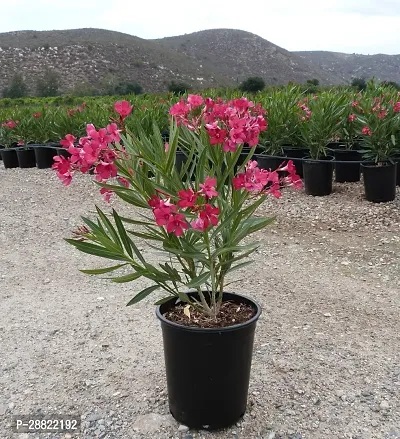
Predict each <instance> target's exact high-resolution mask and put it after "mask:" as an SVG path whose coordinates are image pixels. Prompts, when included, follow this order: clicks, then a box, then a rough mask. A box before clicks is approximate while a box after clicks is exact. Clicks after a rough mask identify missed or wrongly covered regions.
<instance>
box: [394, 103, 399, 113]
mask: <svg viewBox="0 0 400 439" xmlns="http://www.w3.org/2000/svg"><path fill="white" fill-rule="evenodd" d="M393 111H394V112H395V113H400V102H396V103H395V104H394V105H393Z"/></svg>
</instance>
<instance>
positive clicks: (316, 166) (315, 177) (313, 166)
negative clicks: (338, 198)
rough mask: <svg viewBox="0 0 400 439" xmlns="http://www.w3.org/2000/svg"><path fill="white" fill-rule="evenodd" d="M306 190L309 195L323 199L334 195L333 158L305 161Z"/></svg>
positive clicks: (307, 159)
mask: <svg viewBox="0 0 400 439" xmlns="http://www.w3.org/2000/svg"><path fill="white" fill-rule="evenodd" d="M303 171H304V189H305V192H306V194H307V195H313V196H317V197H322V196H325V195H330V194H331V193H332V179H333V157H331V156H326V157H322V158H320V159H319V160H313V159H311V158H305V159H304V161H303Z"/></svg>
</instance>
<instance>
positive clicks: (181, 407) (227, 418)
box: [156, 293, 261, 430]
mask: <svg viewBox="0 0 400 439" xmlns="http://www.w3.org/2000/svg"><path fill="white" fill-rule="evenodd" d="M224 300H225V301H226V300H230V301H233V302H235V303H238V304H239V303H245V304H249V305H250V306H252V307H253V308H254V310H255V312H256V313H255V315H254V317H252V318H251V319H250V320H249V321H247V322H245V323H241V324H238V325H234V326H229V327H225V328H205V329H202V328H194V327H187V326H183V325H179V324H177V323H174V322H171V321H169V320H167V319H166V318H165V317H164V316H163V314H165V313H166V312H167V311H168V310H169V309H171V308H172V307H173V306H174V304H175V299H172V300H170V301H168V302H166V303H164V304H163V305H160V306H158V307H157V309H156V315H157V317H158V318H159V320H160V321H161V328H162V334H163V342H164V358H165V367H166V375H167V386H168V399H169V408H170V411H171V414H172V416H173V417H174V418H175V419H176V420H177V421H178V422H180V423H182V424H184V425H187V426H188V427H190V428H208V429H210V430H214V429H219V428H225V427H228V426H230V425H232V424H234V423H235V422H237V421H238V419H239V418H240V417H241V416H243V414H244V412H245V411H246V405H247V393H248V387H249V379H250V369H251V359H252V352H253V340H254V332H255V328H256V323H257V320H258V318H259V316H260V314H261V308H260V306H259V305H258V304H257V303H255V302H254V301H252V300H250V299H248V298H246V297H243V296H239V295H237V294H232V293H224ZM205 426H207V427H205Z"/></svg>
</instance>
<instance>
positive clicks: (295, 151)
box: [282, 146, 309, 178]
mask: <svg viewBox="0 0 400 439" xmlns="http://www.w3.org/2000/svg"><path fill="white" fill-rule="evenodd" d="M282 149H283V153H284V154H285V156H286V157H288V159H289V160H293V164H294V166H295V168H296V173H297V175H299V176H300V177H301V178H303V176H304V172H303V158H304V157H306V155H307V154H309V150H308V148H303V147H298V148H296V147H295V146H283V147H282ZM296 159H297V160H296Z"/></svg>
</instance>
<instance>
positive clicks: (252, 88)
mask: <svg viewBox="0 0 400 439" xmlns="http://www.w3.org/2000/svg"><path fill="white" fill-rule="evenodd" d="M264 87H265V81H264V79H263V78H260V77H259V76H252V77H250V78H247V79H246V80H245V81H243V82H242V83H241V84H240V85H239V89H240V90H241V91H247V92H251V93H255V92H257V91H261V90H262V89H263V88H264Z"/></svg>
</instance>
